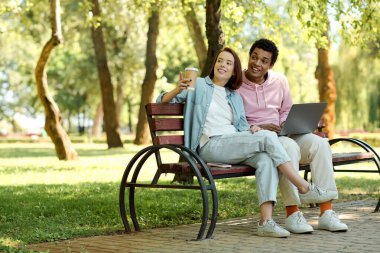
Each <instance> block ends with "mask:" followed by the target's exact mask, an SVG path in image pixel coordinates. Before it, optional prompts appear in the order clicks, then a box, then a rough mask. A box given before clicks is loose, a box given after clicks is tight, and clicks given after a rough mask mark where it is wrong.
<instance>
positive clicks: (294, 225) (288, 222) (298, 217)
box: [285, 211, 314, 234]
mask: <svg viewBox="0 0 380 253" xmlns="http://www.w3.org/2000/svg"><path fill="white" fill-rule="evenodd" d="M285 228H286V229H287V230H288V231H290V232H292V233H295V234H304V233H311V232H313V231H314V229H313V227H312V226H310V225H309V224H308V223H307V221H306V219H305V217H303V215H302V213H301V212H300V211H297V212H294V213H292V215H289V217H287V218H286V219H285Z"/></svg>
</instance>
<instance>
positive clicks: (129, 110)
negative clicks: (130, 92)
mask: <svg viewBox="0 0 380 253" xmlns="http://www.w3.org/2000/svg"><path fill="white" fill-rule="evenodd" d="M125 101H126V102H127V105H128V130H129V133H133V128H132V101H131V97H130V96H127V97H126V99H125Z"/></svg>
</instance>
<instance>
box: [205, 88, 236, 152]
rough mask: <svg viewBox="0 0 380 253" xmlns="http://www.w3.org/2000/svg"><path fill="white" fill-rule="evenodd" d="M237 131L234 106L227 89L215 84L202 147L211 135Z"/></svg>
mask: <svg viewBox="0 0 380 253" xmlns="http://www.w3.org/2000/svg"><path fill="white" fill-rule="evenodd" d="M235 132H236V128H235V126H234V125H233V114H232V108H231V106H230V105H229V104H228V100H227V93H226V89H225V88H224V87H221V86H218V85H214V93H213V95H212V100H211V103H210V108H209V110H208V112H207V116H206V122H205V125H204V128H203V135H202V138H201V141H200V146H201V147H202V146H203V145H204V144H206V143H207V141H208V140H209V137H212V136H215V135H224V134H231V133H235Z"/></svg>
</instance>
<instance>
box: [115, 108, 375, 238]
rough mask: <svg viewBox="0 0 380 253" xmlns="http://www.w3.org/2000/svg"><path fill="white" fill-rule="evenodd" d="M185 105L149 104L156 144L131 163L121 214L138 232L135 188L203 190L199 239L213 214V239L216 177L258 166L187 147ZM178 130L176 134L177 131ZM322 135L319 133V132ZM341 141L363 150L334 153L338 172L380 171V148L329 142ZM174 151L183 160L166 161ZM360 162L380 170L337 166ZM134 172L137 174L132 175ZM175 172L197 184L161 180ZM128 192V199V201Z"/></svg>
mask: <svg viewBox="0 0 380 253" xmlns="http://www.w3.org/2000/svg"><path fill="white" fill-rule="evenodd" d="M183 110H184V105H183V104H168V103H162V104H155V103H151V104H147V105H146V113H147V117H148V123H149V128H150V132H151V137H152V142H153V145H152V146H149V147H146V148H144V149H142V150H141V151H139V152H138V153H137V154H136V155H135V156H134V157H133V158H132V159H131V161H130V162H129V164H128V165H127V168H126V169H125V172H124V175H123V178H122V180H121V185H120V192H119V207H120V214H121V218H122V220H123V224H124V227H125V230H126V231H127V232H131V227H130V225H129V222H128V218H127V211H126V210H127V206H128V209H129V216H130V219H131V220H132V223H133V226H134V228H135V230H136V231H138V230H140V228H139V224H138V221H137V218H136V207H135V191H136V188H169V189H186V190H200V192H201V196H202V204H203V213H202V217H201V219H202V223H201V227H200V229H199V232H198V236H197V240H200V239H202V238H203V236H204V233H205V231H206V228H207V224H208V220H209V214H211V218H210V222H209V227H208V231H207V234H206V238H210V237H211V236H212V234H213V231H214V229H215V225H216V221H217V215H218V198H217V189H216V187H215V182H214V180H216V179H221V178H233V177H245V176H253V175H255V168H252V167H250V166H247V165H233V166H232V167H231V168H220V167H209V166H207V165H206V163H205V162H204V161H203V160H202V158H200V157H199V156H198V155H197V154H196V153H195V152H193V151H192V150H190V149H189V148H186V147H185V146H183V145H184V136H183ZM173 131H174V134H173ZM317 134H318V133H317ZM338 142H350V143H352V144H354V145H355V146H358V147H360V148H361V149H362V152H351V153H334V154H333V164H334V171H335V172H360V173H377V174H379V173H380V158H379V155H378V154H377V153H376V151H375V150H374V149H373V148H372V147H371V146H370V145H368V144H367V143H365V142H363V141H361V140H357V139H353V138H338V139H332V140H330V141H329V143H330V145H334V144H336V143H338ZM162 150H170V151H172V152H175V153H177V154H178V155H179V156H180V157H181V161H184V162H176V163H163V162H162V159H161V153H160V152H161V151H162ZM152 155H154V156H155V160H156V163H157V168H154V170H155V171H156V172H155V176H154V177H153V179H152V182H151V183H139V182H138V176H139V173H140V171H141V168H142V167H143V165H144V163H145V162H146V160H147V159H148V158H149V157H150V156H152ZM358 162H374V163H375V165H376V167H377V169H373V170H360V169H336V168H335V167H336V166H339V165H345V164H353V163H358ZM300 170H302V171H304V178H305V179H306V180H307V178H308V173H309V172H310V167H309V164H300ZM132 173H133V174H132ZM165 173H172V174H178V173H180V174H182V175H185V176H186V175H187V176H195V177H196V179H197V184H192V185H182V184H167V183H165V182H164V183H159V178H160V176H161V174H165ZM209 192H210V193H211V203H212V205H211V206H212V210H211V213H210V206H209V195H208V193H209ZM126 194H128V198H127V199H128V201H126ZM379 208H380V198H379V201H378V203H377V206H376V208H375V212H378V211H379Z"/></svg>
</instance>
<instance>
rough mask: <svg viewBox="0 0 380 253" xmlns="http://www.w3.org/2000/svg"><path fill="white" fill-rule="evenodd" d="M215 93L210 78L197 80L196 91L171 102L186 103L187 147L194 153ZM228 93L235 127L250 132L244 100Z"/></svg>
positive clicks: (186, 91) (159, 98) (160, 97)
mask: <svg viewBox="0 0 380 253" xmlns="http://www.w3.org/2000/svg"><path fill="white" fill-rule="evenodd" d="M213 92H214V84H213V83H212V80H211V79H210V77H208V76H207V77H206V78H197V83H196V88H195V90H194V91H192V90H183V91H182V92H181V93H179V94H178V95H177V96H175V97H174V98H173V99H172V100H171V101H170V103H185V112H184V117H185V119H184V132H185V146H186V147H188V148H190V149H192V150H193V151H196V150H197V147H198V145H199V141H200V139H201V136H202V133H203V127H204V125H205V122H206V116H207V112H208V109H209V107H210V103H211V100H212V94H213ZM226 92H227V100H228V103H229V105H230V106H231V108H232V113H233V119H234V122H233V125H234V126H235V128H236V129H237V130H238V131H239V132H241V131H246V130H248V129H249V128H250V126H249V124H248V122H247V120H246V117H245V111H244V106H243V100H242V98H241V97H240V95H239V94H238V93H237V92H234V91H232V90H230V89H228V88H226ZM165 94H166V93H161V94H160V95H159V96H158V98H157V103H161V102H162V97H163V96H164V95H165Z"/></svg>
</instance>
